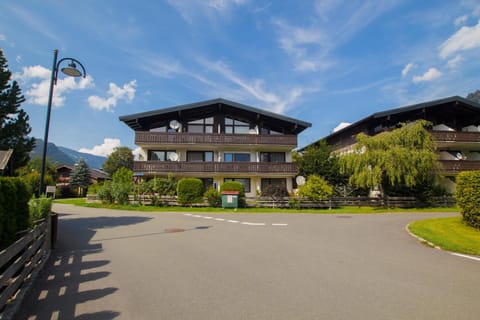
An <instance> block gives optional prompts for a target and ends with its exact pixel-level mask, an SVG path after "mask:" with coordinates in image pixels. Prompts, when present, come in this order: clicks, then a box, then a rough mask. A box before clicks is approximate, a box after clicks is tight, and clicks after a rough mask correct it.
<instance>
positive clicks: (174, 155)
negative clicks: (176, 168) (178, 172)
mask: <svg viewBox="0 0 480 320" xmlns="http://www.w3.org/2000/svg"><path fill="white" fill-rule="evenodd" d="M168 160H170V161H177V160H178V154H177V153H176V152H172V153H169V154H168Z"/></svg>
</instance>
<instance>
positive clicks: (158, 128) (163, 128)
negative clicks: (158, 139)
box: [150, 126, 167, 132]
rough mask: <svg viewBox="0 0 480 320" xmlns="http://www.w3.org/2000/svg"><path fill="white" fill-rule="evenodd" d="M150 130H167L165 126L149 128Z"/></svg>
mask: <svg viewBox="0 0 480 320" xmlns="http://www.w3.org/2000/svg"><path fill="white" fill-rule="evenodd" d="M150 132H167V127H165V126H163V127H157V128H150Z"/></svg>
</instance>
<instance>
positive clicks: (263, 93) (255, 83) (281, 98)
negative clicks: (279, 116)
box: [203, 61, 311, 113]
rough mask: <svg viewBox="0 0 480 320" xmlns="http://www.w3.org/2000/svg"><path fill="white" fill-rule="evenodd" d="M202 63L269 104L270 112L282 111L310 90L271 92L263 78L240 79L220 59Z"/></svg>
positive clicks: (296, 89) (298, 88)
mask: <svg viewBox="0 0 480 320" xmlns="http://www.w3.org/2000/svg"><path fill="white" fill-rule="evenodd" d="M203 63H204V64H205V65H206V66H207V67H208V68H210V69H212V70H214V71H216V72H218V73H219V74H221V75H222V76H223V77H224V78H226V79H227V80H229V81H230V82H232V83H233V84H235V85H237V86H239V87H240V88H241V89H243V90H244V91H246V92H247V93H248V94H249V95H250V96H253V97H254V98H255V99H256V100H259V101H261V102H262V103H263V104H266V105H267V106H269V107H270V108H271V110H272V112H276V113H284V112H285V111H287V110H288V109H289V108H290V107H291V106H292V104H293V103H294V102H295V101H296V100H297V99H298V98H299V97H300V96H301V95H302V94H303V93H305V92H306V91H311V90H306V89H305V88H301V87H295V88H292V89H291V90H289V91H287V92H284V93H283V94H282V95H280V94H275V93H273V92H269V91H268V90H266V89H265V88H264V81H263V80H259V79H256V80H245V79H242V78H241V77H240V76H239V75H237V74H235V73H234V72H233V71H232V70H230V68H229V67H228V66H227V65H225V64H224V63H223V62H222V61H217V62H215V63H211V62H207V61H204V62H203Z"/></svg>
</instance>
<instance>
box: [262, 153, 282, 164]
mask: <svg viewBox="0 0 480 320" xmlns="http://www.w3.org/2000/svg"><path fill="white" fill-rule="evenodd" d="M260 162H285V152H260Z"/></svg>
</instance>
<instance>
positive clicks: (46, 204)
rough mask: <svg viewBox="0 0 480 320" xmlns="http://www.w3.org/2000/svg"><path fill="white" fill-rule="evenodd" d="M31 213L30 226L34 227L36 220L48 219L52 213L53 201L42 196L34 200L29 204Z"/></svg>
mask: <svg viewBox="0 0 480 320" xmlns="http://www.w3.org/2000/svg"><path fill="white" fill-rule="evenodd" d="M28 206H29V212H30V225H32V226H33V224H34V222H35V221H36V220H40V219H45V218H47V217H48V216H49V215H50V213H51V212H52V199H51V198H47V197H45V196H41V197H40V198H38V199H35V198H32V199H30V201H29V202H28Z"/></svg>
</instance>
